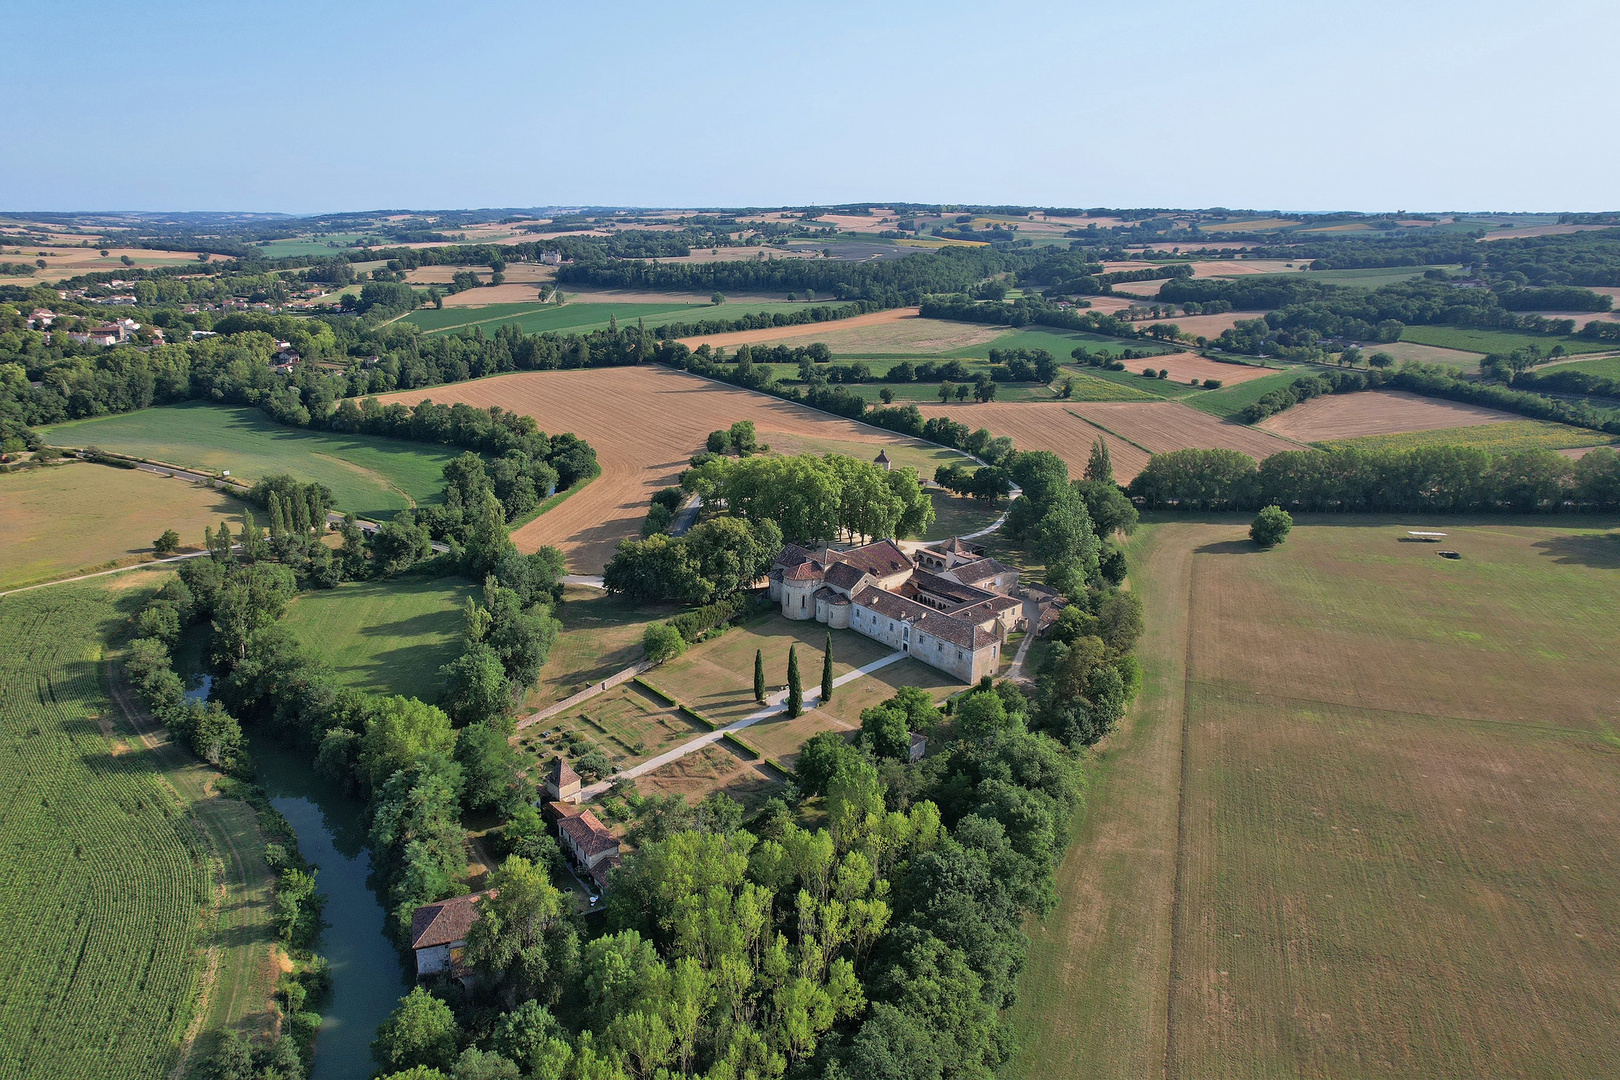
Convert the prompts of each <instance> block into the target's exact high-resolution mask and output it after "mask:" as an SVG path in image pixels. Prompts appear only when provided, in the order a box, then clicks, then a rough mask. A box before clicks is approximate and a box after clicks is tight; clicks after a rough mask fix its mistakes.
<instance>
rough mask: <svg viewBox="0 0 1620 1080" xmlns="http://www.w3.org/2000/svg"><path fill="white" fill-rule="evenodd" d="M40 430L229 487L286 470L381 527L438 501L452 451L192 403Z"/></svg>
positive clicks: (58, 439)
mask: <svg viewBox="0 0 1620 1080" xmlns="http://www.w3.org/2000/svg"><path fill="white" fill-rule="evenodd" d="M39 430H40V434H41V435H42V436H44V437H45V439H46V441H48V442H49V443H50V444H51V445H53V446H81V447H82V446H97V447H100V448H101V449H103V450H110V451H113V452H114V453H119V454H129V455H130V456H132V457H140V458H147V459H150V460H152V461H161V462H166V463H168V464H170V465H184V466H187V467H190V468H194V469H202V470H205V471H209V472H220V471H222V470H225V469H229V470H230V471H231V475H232V477H233V478H235V479H238V480H247V481H250V482H251V481H253V480H256V479H258V478H260V477H263V476H269V475H271V474H273V473H291V474H292V475H293V476H296V477H298V478H299V479H300V480H304V481H306V482H307V481H310V480H315V481H319V482H320V483H322V484H325V485H326V486H327V487H329V488H331V489H332V494H333V496H334V497H335V498H336V500H337V508H338V509H339V510H346V511H352V512H354V513H356V514H359V515H360V516H362V517H372V518H379V519H383V520H386V519H388V518H390V517H392V516H393V515H394V514H396V513H398V512H399V511H401V510H405V509H408V508H409V507H411V506H413V505H418V504H423V503H432V502H437V501H439V500H440V499H441V498H443V496H444V466H445V464H446V463H447V462H449V461H450V460H451V459H453V458H455V457H456V456H457V455H458V454H460V453H461V451H460V450H459V449H457V448H455V447H451V446H437V445H433V444H430V443H418V442H407V441H404V440H401V439H382V438H378V437H376V436H373V435H343V434H339V433H337V432H329V431H310V430H308V429H305V428H298V427H291V426H289V425H287V424H281V423H277V422H276V421H275V420H272V419H271V418H270V417H269V416H266V415H265V414H264V413H263V412H261V411H260V410H258V409H250V408H245V407H241V406H224V405H207V404H202V403H200V402H190V403H187V404H184V405H163V406H159V407H158V408H154V409H141V410H140V411H138V412H130V413H122V414H120V415H117V416H104V417H97V418H96V419H92V420H72V421H69V422H68V423H65V424H57V425H56V426H54V427H49V428H40V429H39ZM164 482H165V483H174V481H170V480H166V481H164ZM260 524H261V525H262V524H265V522H263V521H260ZM160 531H161V530H160ZM185 539H186V540H187V541H188V542H190V541H192V540H194V539H196V538H194V537H190V536H187V537H186V538H185Z"/></svg>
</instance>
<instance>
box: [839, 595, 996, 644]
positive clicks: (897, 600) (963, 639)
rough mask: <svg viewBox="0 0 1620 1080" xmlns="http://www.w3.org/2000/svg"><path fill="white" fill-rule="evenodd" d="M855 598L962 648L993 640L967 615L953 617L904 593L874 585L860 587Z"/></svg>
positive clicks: (878, 611)
mask: <svg viewBox="0 0 1620 1080" xmlns="http://www.w3.org/2000/svg"><path fill="white" fill-rule="evenodd" d="M854 599H855V603H856V604H858V605H860V606H861V607H863V608H866V609H867V610H869V611H873V612H876V613H877V614H879V615H881V616H883V617H884V618H885V619H893V620H895V621H896V622H899V621H900V620H901V619H905V620H907V621H909V622H910V623H911V625H912V626H914V627H916V628H917V629H919V630H921V631H922V632H923V633H925V634H928V635H929V636H930V637H936V638H939V639H940V640H941V641H948V642H950V643H951V644H952V645H959V646H961V647H962V648H964V649H977V648H979V647H980V646H981V645H988V644H990V642H991V640H992V637H991V635H989V634H987V633H986V632H985V631H983V630H980V629H979V628H978V627H977V626H975V625H974V624H973V623H971V622H969V621H968V620H966V619H956V618H952V617H951V616H949V615H946V614H945V613H944V612H940V611H935V610H934V609H933V608H931V607H926V606H924V605H922V604H919V603H917V602H916V601H915V600H907V599H906V598H905V597H903V596H897V595H895V594H894V593H892V592H885V591H884V590H882V589H879V588H877V587H875V586H868V587H866V588H864V589H862V590H861V591H860V592H858V593H856V594H855V597H854Z"/></svg>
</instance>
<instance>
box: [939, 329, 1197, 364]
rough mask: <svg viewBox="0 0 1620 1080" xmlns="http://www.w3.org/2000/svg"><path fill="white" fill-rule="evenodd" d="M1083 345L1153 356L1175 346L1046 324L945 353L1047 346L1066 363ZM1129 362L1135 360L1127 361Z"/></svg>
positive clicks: (983, 352) (976, 354)
mask: <svg viewBox="0 0 1620 1080" xmlns="http://www.w3.org/2000/svg"><path fill="white" fill-rule="evenodd" d="M1079 345H1084V346H1085V347H1086V348H1087V349H1088V350H1090V351H1091V352H1092V353H1107V354H1108V355H1109V356H1113V357H1118V356H1119V354H1120V353H1122V352H1123V351H1125V350H1126V349H1135V350H1136V351H1137V352H1147V353H1151V354H1153V355H1154V356H1160V355H1163V354H1165V353H1171V352H1175V351H1176V350H1175V349H1173V348H1171V347H1169V346H1167V345H1161V344H1159V343H1158V342H1154V341H1146V340H1144V341H1123V340H1121V339H1120V338H1115V337H1105V336H1104V335H1102V334H1089V333H1085V332H1084V331H1080V330H1057V329H1054V328H1051V327H1045V326H1026V327H1022V328H1020V329H1016V330H1009V331H1007V332H1006V333H1005V334H1002V335H1001V336H1000V337H998V338H996V339H995V340H994V341H990V342H986V343H984V344H982V345H965V346H963V347H961V348H958V349H952V350H951V351H950V352H947V353H944V354H942V355H944V356H947V357H951V356H960V357H964V358H965V357H970V356H973V357H988V356H989V355H990V350H991V349H1045V350H1046V351H1047V352H1049V353H1051V354H1052V355H1053V356H1055V357H1057V358H1058V359H1059V360H1060V361H1063V362H1065V363H1067V362H1068V361H1069V359H1070V354H1072V353H1073V352H1074V350H1075V347H1076V346H1079ZM1126 363H1127V364H1129V363H1133V361H1129V360H1127V361H1126Z"/></svg>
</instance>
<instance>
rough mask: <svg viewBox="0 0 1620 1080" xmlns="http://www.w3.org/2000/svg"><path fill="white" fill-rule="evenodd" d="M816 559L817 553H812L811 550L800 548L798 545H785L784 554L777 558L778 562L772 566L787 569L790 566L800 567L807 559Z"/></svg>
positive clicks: (783, 546)
mask: <svg viewBox="0 0 1620 1080" xmlns="http://www.w3.org/2000/svg"><path fill="white" fill-rule="evenodd" d="M815 557H816V553H815V552H813V551H811V550H810V549H809V548H806V547H800V546H799V545H798V544H783V545H782V553H781V554H780V555H778V556H777V557H776V561H775V562H773V563H771V565H772V566H780V567H783V568H784V569H785V568H787V567H789V566H798V565H799V564H800V563H802V562H804V561H805V560H806V559H813V558H815Z"/></svg>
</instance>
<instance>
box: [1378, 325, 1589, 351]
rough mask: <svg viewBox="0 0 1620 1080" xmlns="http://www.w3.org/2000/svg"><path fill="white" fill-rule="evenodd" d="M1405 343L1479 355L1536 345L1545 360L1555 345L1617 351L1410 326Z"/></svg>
mask: <svg viewBox="0 0 1620 1080" xmlns="http://www.w3.org/2000/svg"><path fill="white" fill-rule="evenodd" d="M1401 340H1402V341H1414V342H1416V343H1417V344H1419V345H1438V346H1440V347H1441V348H1442V349H1463V350H1465V351H1467V352H1479V353H1510V352H1512V351H1513V350H1514V349H1524V348H1529V347H1530V346H1531V345H1534V346H1536V347H1537V348H1538V349H1540V350H1541V352H1542V355H1544V356H1545V355H1546V353H1547V351H1548V350H1549V349H1551V348H1552V347H1553V346H1554V345H1562V346H1563V347H1564V351H1565V352H1570V353H1587V352H1608V351H1609V350H1610V349H1612V348H1613V347H1614V346H1613V345H1612V344H1609V343H1606V342H1601V341H1588V340H1586V339H1585V338H1576V337H1556V336H1554V335H1552V334H1525V333H1520V332H1518V331H1516V330H1474V329H1470V328H1467V327H1462V326H1408V327H1407V328H1406V329H1405V330H1402V331H1401ZM1368 349H1369V351H1373V352H1376V351H1377V350H1376V349H1374V348H1373V347H1372V346H1368Z"/></svg>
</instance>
